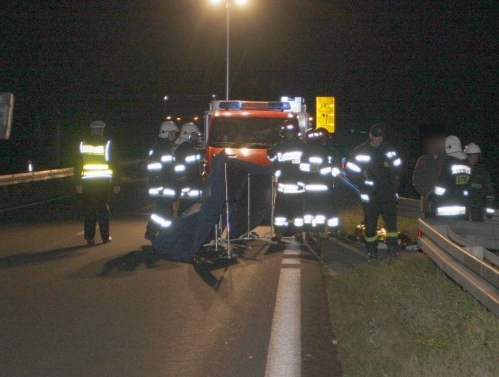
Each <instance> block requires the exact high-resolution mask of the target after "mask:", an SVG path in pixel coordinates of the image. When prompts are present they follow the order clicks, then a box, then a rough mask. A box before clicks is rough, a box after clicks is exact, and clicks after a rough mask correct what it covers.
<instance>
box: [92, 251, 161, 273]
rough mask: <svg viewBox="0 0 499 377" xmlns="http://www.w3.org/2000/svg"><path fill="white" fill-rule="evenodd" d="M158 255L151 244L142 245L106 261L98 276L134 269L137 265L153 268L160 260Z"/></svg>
mask: <svg viewBox="0 0 499 377" xmlns="http://www.w3.org/2000/svg"><path fill="white" fill-rule="evenodd" d="M160 259H163V258H161V256H160V255H158V254H156V253H153V248H152V246H142V247H141V249H140V250H134V251H131V252H129V253H126V254H125V255H122V256H119V257H118V258H114V259H111V260H109V261H107V262H106V263H105V264H104V266H103V268H102V271H101V273H100V276H108V275H109V274H110V273H111V272H112V271H115V270H116V271H126V272H132V271H135V270H136V269H137V268H138V267H139V266H141V265H144V266H145V267H146V268H153V267H155V266H156V263H157V262H158V261H159V260H160Z"/></svg>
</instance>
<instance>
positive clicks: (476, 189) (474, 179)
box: [464, 143, 495, 221]
mask: <svg viewBox="0 0 499 377" xmlns="http://www.w3.org/2000/svg"><path fill="white" fill-rule="evenodd" d="M464 153H466V155H467V156H468V163H469V164H470V166H471V181H470V201H469V213H470V219H471V220H472V221H483V215H484V213H485V215H486V216H487V218H492V217H494V207H493V205H494V199H495V198H494V188H493V187H492V183H491V179H490V174H489V172H488V171H487V170H486V169H485V167H484V166H483V165H482V164H480V163H479V160H480V154H481V153H482V151H481V149H480V147H479V146H478V145H477V144H475V143H470V144H468V145H467V146H466V147H465V148H464Z"/></svg>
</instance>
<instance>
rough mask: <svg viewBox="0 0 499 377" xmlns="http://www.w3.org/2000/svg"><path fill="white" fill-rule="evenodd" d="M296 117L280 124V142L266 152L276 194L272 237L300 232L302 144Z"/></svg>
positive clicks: (303, 190) (301, 213) (302, 195)
mask: <svg viewBox="0 0 499 377" xmlns="http://www.w3.org/2000/svg"><path fill="white" fill-rule="evenodd" d="M299 134H300V126H299V124H298V119H296V118H290V119H287V120H285V121H284V123H283V124H282V125H281V137H282V139H283V140H282V141H281V142H279V143H277V144H275V145H274V146H273V147H272V148H270V149H269V151H268V158H269V160H270V161H271V162H272V164H273V166H274V167H275V177H276V179H277V193H276V198H275V211H274V227H275V230H276V237H277V238H279V237H280V236H282V235H292V234H293V233H298V232H299V233H300V234H301V232H302V231H303V225H304V219H303V200H304V194H305V182H304V179H303V178H304V174H303V172H302V171H301V170H300V163H301V162H302V158H303V155H304V152H305V148H306V145H305V143H304V142H302V141H301V140H300V139H299Z"/></svg>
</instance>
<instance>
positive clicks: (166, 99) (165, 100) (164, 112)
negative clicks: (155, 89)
mask: <svg viewBox="0 0 499 377" xmlns="http://www.w3.org/2000/svg"><path fill="white" fill-rule="evenodd" d="M167 101H168V96H164V97H163V117H166V102H167Z"/></svg>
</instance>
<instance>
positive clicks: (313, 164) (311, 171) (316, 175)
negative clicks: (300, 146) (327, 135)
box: [300, 143, 336, 192]
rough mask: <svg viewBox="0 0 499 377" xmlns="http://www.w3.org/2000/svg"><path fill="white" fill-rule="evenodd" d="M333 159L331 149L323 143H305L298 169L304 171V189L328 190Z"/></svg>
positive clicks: (330, 184)
mask: <svg viewBox="0 0 499 377" xmlns="http://www.w3.org/2000/svg"><path fill="white" fill-rule="evenodd" d="M333 159H334V155H333V154H332V150H331V149H329V148H327V147H326V146H325V145H320V144H313V143H312V144H307V146H306V149H305V152H304V155H303V158H302V162H301V163H300V170H301V171H302V172H303V173H304V179H305V191H307V192H321V191H328V190H330V188H331V186H332V176H333ZM335 171H336V170H335Z"/></svg>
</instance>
